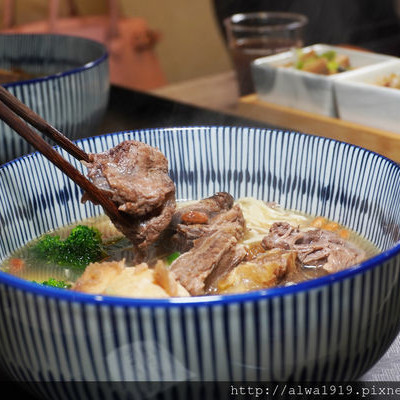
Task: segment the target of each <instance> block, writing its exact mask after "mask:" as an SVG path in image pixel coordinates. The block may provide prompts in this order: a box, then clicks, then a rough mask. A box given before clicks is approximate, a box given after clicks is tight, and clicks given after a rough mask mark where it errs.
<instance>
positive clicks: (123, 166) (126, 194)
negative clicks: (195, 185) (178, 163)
mask: <svg viewBox="0 0 400 400" xmlns="http://www.w3.org/2000/svg"><path fill="white" fill-rule="evenodd" d="M89 157H90V162H89V163H88V164H87V167H88V177H89V178H90V179H91V180H92V181H93V183H94V184H95V185H96V186H97V187H99V188H100V189H102V190H103V191H105V192H106V194H107V195H108V196H109V197H110V199H111V200H112V201H114V202H115V203H116V204H117V205H118V209H119V210H120V211H122V212H124V213H126V214H127V223H126V224H123V225H121V224H119V225H118V226H117V228H118V229H119V230H120V231H121V232H122V233H123V234H125V236H127V237H128V238H129V239H130V240H131V241H132V242H133V244H134V245H135V246H136V248H137V249H138V251H139V252H145V250H146V248H147V247H148V246H149V245H150V244H151V243H153V242H154V241H155V240H157V238H158V237H159V235H160V233H161V232H162V231H163V230H164V229H165V228H166V227H167V226H168V225H169V224H170V222H171V219H172V216H173V215H174V211H175V207H176V204H175V185H174V183H173V182H172V180H171V178H170V177H169V175H168V161H167V159H166V158H165V156H164V155H163V154H162V153H161V152H160V151H159V150H158V149H156V148H154V147H151V146H149V145H147V144H145V143H142V142H137V141H134V140H127V141H124V142H122V143H120V144H118V145H117V146H115V147H114V148H112V149H110V150H108V151H106V152H104V153H97V154H90V156H89ZM85 200H87V196H85V195H84V197H83V201H85Z"/></svg>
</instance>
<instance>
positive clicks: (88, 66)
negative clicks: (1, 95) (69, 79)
mask: <svg viewBox="0 0 400 400" xmlns="http://www.w3.org/2000/svg"><path fill="white" fill-rule="evenodd" d="M5 35H10V36H12V35H18V36H20V35H26V36H56V37H68V38H73V39H77V40H80V41H85V42H88V43H91V44H92V45H95V46H97V47H99V49H102V50H103V52H102V53H103V54H102V55H101V56H100V57H99V58H96V59H95V60H93V61H89V62H88V63H86V64H84V65H82V66H80V67H77V68H72V69H69V70H67V71H62V72H58V73H56V74H51V75H46V76H41V77H39V78H34V79H25V80H21V81H17V82H10V83H4V84H2V85H1V86H3V87H5V88H9V87H16V86H21V85H25V84H32V83H38V82H44V81H50V80H52V79H58V78H62V77H63V76H68V75H73V74H77V73H79V72H82V71H86V70H89V69H91V68H94V67H96V66H97V65H99V64H101V63H103V62H104V61H105V60H107V59H108V58H109V53H108V50H107V48H106V47H105V46H104V45H103V44H102V43H100V42H96V41H95V40H91V39H87V38H84V37H80V36H73V35H57V34H52V35H49V34H46V33H34V34H33V33H20V34H15V33H5V34H4V36H5Z"/></svg>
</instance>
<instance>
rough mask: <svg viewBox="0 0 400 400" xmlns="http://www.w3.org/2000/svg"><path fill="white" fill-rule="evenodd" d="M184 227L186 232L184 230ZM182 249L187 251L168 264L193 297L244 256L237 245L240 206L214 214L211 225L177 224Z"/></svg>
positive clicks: (241, 228)
mask: <svg viewBox="0 0 400 400" xmlns="http://www.w3.org/2000/svg"><path fill="white" fill-rule="evenodd" d="M185 227H186V228H187V230H186V231H185ZM177 229H178V233H177V234H176V235H174V237H175V239H176V237H179V235H181V236H180V238H181V239H182V241H181V247H183V248H185V249H186V248H188V247H189V248H188V249H187V250H186V252H184V254H182V255H181V256H180V257H178V258H177V259H176V260H175V261H174V262H173V263H172V265H171V271H172V272H173V274H174V276H175V278H176V279H177V280H178V281H179V282H180V283H181V284H182V285H183V286H184V287H185V288H186V289H187V290H188V291H189V292H190V293H191V294H193V295H199V294H204V293H205V292H206V290H207V289H208V287H209V286H211V285H213V283H214V282H215V281H216V280H217V279H218V278H219V277H220V276H222V275H223V274H226V273H227V272H229V271H230V270H231V269H232V268H234V267H235V266H236V265H238V264H239V263H240V262H241V261H242V260H244V258H245V257H246V251H245V249H244V247H243V246H239V245H238V241H239V240H241V239H242V237H243V235H244V229H245V221H244V217H243V213H242V210H241V208H240V206H238V205H235V206H233V207H232V208H231V209H230V210H227V211H222V212H220V213H219V214H217V215H215V216H214V217H213V218H212V219H211V221H210V224H204V225H201V226H199V225H197V226H194V225H183V224H178V226H177Z"/></svg>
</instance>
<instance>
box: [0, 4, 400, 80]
mask: <svg viewBox="0 0 400 400" xmlns="http://www.w3.org/2000/svg"><path fill="white" fill-rule="evenodd" d="M7 1H8V0H0V10H3V6H4V4H5V3H6V2H7ZM13 3H14V4H13V8H14V16H13V25H15V26H18V25H21V24H27V23H31V22H35V21H40V20H45V19H46V18H47V16H48V6H49V1H48V0H15V1H13ZM71 3H73V6H74V8H75V12H76V13H77V15H78V16H85V15H98V14H106V13H107V12H108V1H107V0H84V1H73V2H71V1H70V0H60V1H59V16H60V17H66V16H68V14H69V12H70V8H69V6H70V4H71ZM118 4H119V13H120V15H121V16H123V17H141V18H144V19H145V20H146V21H147V23H148V25H149V26H150V27H151V28H152V29H155V30H157V32H159V33H160V40H159V41H158V42H157V44H156V46H155V48H154V51H155V53H156V55H157V57H158V59H159V62H160V64H161V68H162V70H163V72H164V74H165V78H166V83H168V84H173V83H177V82H181V81H185V80H189V79H193V78H197V77H202V76H207V75H212V74H218V73H221V72H224V71H228V70H231V69H232V63H231V60H230V57H229V53H228V51H227V48H226V45H225V41H224V32H223V27H222V20H223V18H225V17H226V16H228V15H230V14H233V13H236V12H241V11H258V10H270V11H276V10H279V11H291V12H300V13H303V14H305V15H307V16H308V17H309V19H310V23H309V26H308V30H307V32H306V44H313V43H317V42H318V43H333V44H336V43H347V44H353V45H357V46H361V47H364V48H367V49H371V50H375V51H379V52H383V53H387V54H392V55H396V56H398V55H400V25H399V15H400V0H352V1H347V0H337V1H329V0H328V1H326V0H320V1H317V2H316V1H314V0H298V1H295V0H279V1H278V0H275V1H271V0H261V1H260V0H242V1H240V0H202V1H187V0H168V1H159V0H146V1H143V0H119V1H118ZM1 20H3V18H2V19H1ZM1 23H3V21H1Z"/></svg>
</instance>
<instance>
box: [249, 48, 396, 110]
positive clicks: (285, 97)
mask: <svg viewBox="0 0 400 400" xmlns="http://www.w3.org/2000/svg"><path fill="white" fill-rule="evenodd" d="M311 50H314V51H315V52H316V53H318V54H321V53H324V52H326V51H329V50H334V51H336V52H337V53H338V54H344V55H347V56H349V58H350V64H351V66H352V67H353V68H356V69H360V70H361V69H364V68H366V67H369V66H371V65H375V64H379V63H382V62H384V61H387V60H390V59H393V57H391V56H386V55H382V54H376V53H370V52H364V51H359V50H353V49H348V48H343V47H338V46H330V45H325V44H315V45H313V46H309V47H305V48H304V49H303V51H305V52H308V51H311ZM295 60H296V51H295V50H292V51H287V52H284V53H280V54H275V55H273V56H268V57H263V58H259V59H257V60H255V61H254V62H253V64H252V73H253V80H254V85H255V89H256V93H257V94H258V96H259V97H260V98H261V99H262V100H265V101H268V102H271V103H275V104H279V105H283V106H287V107H292V108H296V109H300V110H303V111H308V112H311V113H316V114H322V115H327V116H331V117H337V110H336V102H335V97H334V90H333V82H334V81H335V80H336V79H338V77H340V76H346V75H350V74H352V73H353V72H354V71H346V72H341V73H339V74H335V75H329V76H326V75H318V74H314V73H311V72H306V71H301V70H298V69H295V68H284V67H282V66H284V65H285V64H288V63H290V62H294V61H295Z"/></svg>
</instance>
